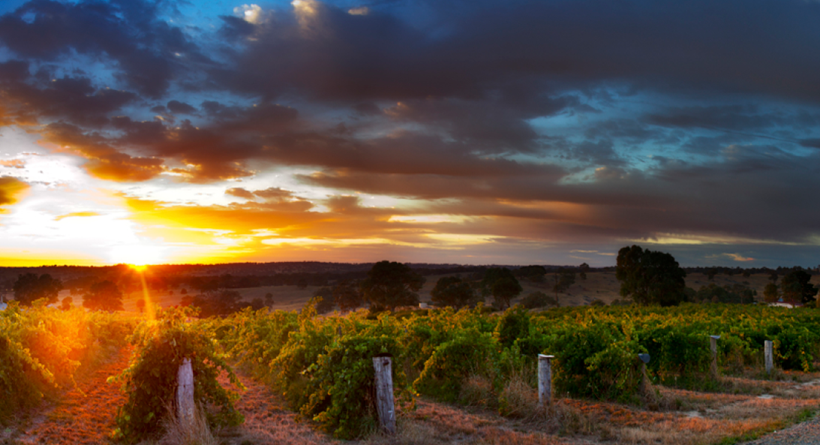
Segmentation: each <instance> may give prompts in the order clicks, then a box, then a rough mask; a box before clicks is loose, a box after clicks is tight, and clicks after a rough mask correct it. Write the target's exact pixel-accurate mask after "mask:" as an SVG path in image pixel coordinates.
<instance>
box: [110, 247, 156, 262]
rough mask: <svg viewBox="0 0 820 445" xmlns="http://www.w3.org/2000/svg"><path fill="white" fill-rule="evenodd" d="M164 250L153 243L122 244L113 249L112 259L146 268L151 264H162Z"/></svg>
mask: <svg viewBox="0 0 820 445" xmlns="http://www.w3.org/2000/svg"><path fill="white" fill-rule="evenodd" d="M164 250H165V249H164V248H163V247H159V246H151V245H134V244H132V245H120V246H116V247H114V248H112V249H111V261H112V262H114V263H121V264H128V265H131V266H132V267H134V268H140V267H142V268H144V266H146V265H149V264H160V263H161V262H162V261H163V260H164V259H165V252H164Z"/></svg>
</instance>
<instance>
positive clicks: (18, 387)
mask: <svg viewBox="0 0 820 445" xmlns="http://www.w3.org/2000/svg"><path fill="white" fill-rule="evenodd" d="M46 303H47V300H45V299H41V300H36V301H34V302H33V303H32V305H31V307H21V306H19V305H18V303H17V302H11V303H10V304H9V307H8V308H6V310H5V311H2V312H0V400H2V403H0V423H2V422H4V419H6V418H8V417H9V416H10V415H12V414H13V413H15V412H18V411H19V410H21V409H27V408H31V407H34V406H36V405H37V404H38V403H40V402H41V400H42V399H43V397H44V396H45V395H47V394H50V393H54V392H55V391H57V390H60V389H65V388H70V387H75V386H76V383H75V381H74V376H75V375H76V373H77V372H78V370H80V369H81V368H83V367H87V366H89V365H90V364H91V363H93V362H94V361H95V359H96V358H97V357H99V356H100V355H101V354H102V353H103V352H105V351H107V350H108V348H107V347H109V346H110V347H119V346H121V345H123V344H125V337H126V335H127V334H128V333H130V332H131V331H132V330H133V327H134V326H135V325H136V321H135V320H134V319H133V318H131V317H129V316H126V315H124V314H108V313H101V312H86V311H84V310H83V309H80V308H74V309H71V310H67V311H62V310H59V309H56V308H50V307H48V306H46Z"/></svg>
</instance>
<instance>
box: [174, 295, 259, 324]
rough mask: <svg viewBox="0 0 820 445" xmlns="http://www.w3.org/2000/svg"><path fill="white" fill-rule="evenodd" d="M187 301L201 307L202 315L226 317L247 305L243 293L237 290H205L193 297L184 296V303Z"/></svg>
mask: <svg viewBox="0 0 820 445" xmlns="http://www.w3.org/2000/svg"><path fill="white" fill-rule="evenodd" d="M186 300H187V301H186ZM186 302H187V303H190V305H191V306H196V307H198V308H200V309H201V310H202V312H201V313H200V316H202V317H212V316H222V317H224V316H226V315H230V314H233V313H234V312H236V311H238V310H240V309H242V308H243V307H245V306H247V304H242V294H240V293H239V292H237V291H235V290H222V291H210V292H205V293H202V294H199V295H196V296H195V297H193V298H192V299H187V298H183V304H184V303H186Z"/></svg>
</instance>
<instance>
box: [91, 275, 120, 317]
mask: <svg viewBox="0 0 820 445" xmlns="http://www.w3.org/2000/svg"><path fill="white" fill-rule="evenodd" d="M83 307H85V308H88V309H91V310H101V311H109V312H113V311H121V310H122V291H120V288H119V287H117V285H116V284H114V283H113V282H111V281H108V280H105V281H100V282H99V283H94V284H92V285H91V288H89V289H88V292H86V294H85V295H84V296H83Z"/></svg>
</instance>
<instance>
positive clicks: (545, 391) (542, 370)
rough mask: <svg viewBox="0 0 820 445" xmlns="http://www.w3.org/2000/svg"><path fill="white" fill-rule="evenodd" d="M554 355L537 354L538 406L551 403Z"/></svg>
mask: <svg viewBox="0 0 820 445" xmlns="http://www.w3.org/2000/svg"><path fill="white" fill-rule="evenodd" d="M553 358H555V356H554V355H544V354H538V406H540V407H542V408H543V407H545V406H547V405H549V404H550V403H552V362H551V360H552V359H553Z"/></svg>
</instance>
